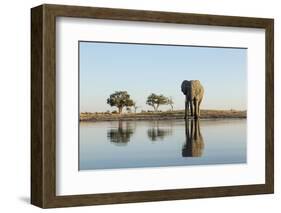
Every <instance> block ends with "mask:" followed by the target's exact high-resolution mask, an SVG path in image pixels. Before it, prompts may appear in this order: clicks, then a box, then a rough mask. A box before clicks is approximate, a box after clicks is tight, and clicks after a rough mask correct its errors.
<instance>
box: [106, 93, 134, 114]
mask: <svg viewBox="0 0 281 213" xmlns="http://www.w3.org/2000/svg"><path fill="white" fill-rule="evenodd" d="M107 103H108V104H109V105H110V106H115V107H117V108H118V112H119V114H121V113H122V110H123V108H124V107H130V106H132V105H133V100H132V99H130V95H129V94H128V92H127V91H116V92H115V93H113V94H111V95H110V96H109V98H108V99H107Z"/></svg>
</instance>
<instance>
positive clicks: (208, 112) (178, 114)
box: [80, 110, 247, 121]
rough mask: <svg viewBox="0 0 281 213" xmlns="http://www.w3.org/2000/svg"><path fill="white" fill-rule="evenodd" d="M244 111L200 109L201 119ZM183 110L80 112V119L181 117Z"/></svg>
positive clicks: (243, 113) (234, 115)
mask: <svg viewBox="0 0 281 213" xmlns="http://www.w3.org/2000/svg"><path fill="white" fill-rule="evenodd" d="M246 117H247V112H246V111H238V110H201V116H200V118H201V119H212V118H217V119H218V118H246ZM183 118H184V111H183V110H177V111H168V112H141V113H136V114H135V113H124V114H112V113H88V112H87V113H81V114H80V121H116V120H124V121H128V120H169V119H183Z"/></svg>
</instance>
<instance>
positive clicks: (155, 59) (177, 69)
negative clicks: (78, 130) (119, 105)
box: [79, 42, 247, 112]
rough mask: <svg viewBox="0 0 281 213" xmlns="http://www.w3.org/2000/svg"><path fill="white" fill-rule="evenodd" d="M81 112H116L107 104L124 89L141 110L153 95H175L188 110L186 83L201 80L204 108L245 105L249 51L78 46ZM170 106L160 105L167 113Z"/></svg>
mask: <svg viewBox="0 0 281 213" xmlns="http://www.w3.org/2000/svg"><path fill="white" fill-rule="evenodd" d="M79 45H80V50H79V51H80V65H79V66H80V67H79V69H80V79H79V80H80V112H86V111H87V112H104V111H107V110H110V111H112V110H116V108H115V107H110V106H109V105H108V104H107V103H106V99H107V98H108V97H109V95H110V94H111V93H113V92H114V91H120V90H126V91H128V93H129V94H130V95H131V98H132V99H133V100H135V101H136V103H137V105H138V106H139V107H140V108H139V110H148V109H150V110H152V108H151V107H150V106H148V105H146V104H145V102H146V98H147V96H148V95H149V94H151V93H156V94H163V95H165V96H167V97H172V98H173V100H174V108H175V109H183V108H184V101H185V99H184V95H183V94H182V92H181V83H182V81H183V80H195V79H197V80H200V81H201V83H202V85H203V86H204V89H205V95H204V98H203V102H202V105H201V108H202V109H240V110H245V109H246V107H247V97H246V96H247V49H238V48H214V47H192V46H170V45H143V44H121V43H102V42H79ZM169 108H170V107H169V106H160V108H159V110H167V109H169Z"/></svg>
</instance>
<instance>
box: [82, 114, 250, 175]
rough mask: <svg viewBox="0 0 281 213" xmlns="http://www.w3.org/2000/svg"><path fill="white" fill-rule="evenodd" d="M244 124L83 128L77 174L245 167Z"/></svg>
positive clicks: (130, 124)
mask: <svg viewBox="0 0 281 213" xmlns="http://www.w3.org/2000/svg"><path fill="white" fill-rule="evenodd" d="M246 139H247V137H246V119H225V120H200V122H199V121H193V120H191V121H189V122H185V121H184V120H169V121H165V120H163V121H113V122H109V121H106V122H81V123H80V142H79V169H80V170H90V169H115V168H137V167H160V166H184V165H206V164H229V163H246V159H247V156H246V154H247V153H246V148H247V146H246V145H247V143H246Z"/></svg>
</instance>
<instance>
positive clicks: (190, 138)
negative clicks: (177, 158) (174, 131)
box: [182, 119, 204, 157]
mask: <svg viewBox="0 0 281 213" xmlns="http://www.w3.org/2000/svg"><path fill="white" fill-rule="evenodd" d="M190 122H191V124H189V123H190ZM199 122H200V121H199V120H197V119H195V120H189V119H187V120H185V136H186V142H185V144H184V145H183V148H182V157H201V156H202V154H203V150H204V139H203V137H202V135H201V132H200V123H199Z"/></svg>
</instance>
